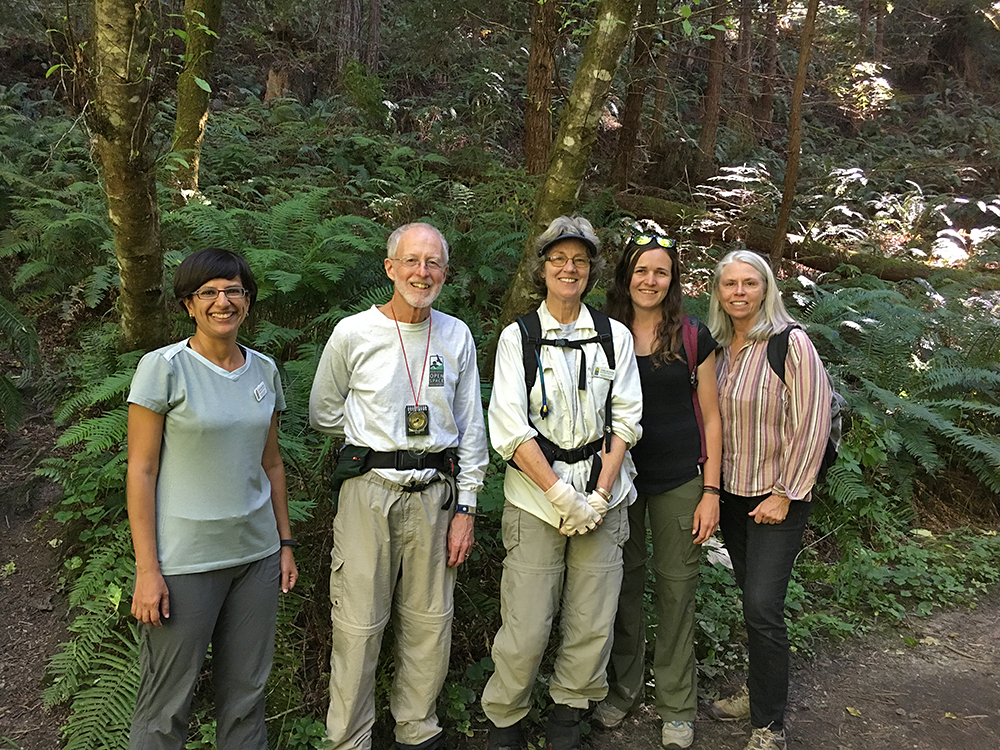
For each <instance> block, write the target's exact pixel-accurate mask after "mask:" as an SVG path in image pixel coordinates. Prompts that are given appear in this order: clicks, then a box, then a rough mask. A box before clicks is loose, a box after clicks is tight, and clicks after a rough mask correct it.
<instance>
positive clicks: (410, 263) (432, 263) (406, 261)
mask: <svg viewBox="0 0 1000 750" xmlns="http://www.w3.org/2000/svg"><path fill="white" fill-rule="evenodd" d="M389 260H391V261H392V262H393V263H402V264H403V268H405V269H406V270H408V271H415V270H417V269H418V268H420V264H421V263H423V264H424V265H425V266H427V270H428V271H430V272H431V273H437V272H439V271H444V263H442V262H441V261H438V260H434V259H433V258H431V259H430V260H421V259H420V258H389Z"/></svg>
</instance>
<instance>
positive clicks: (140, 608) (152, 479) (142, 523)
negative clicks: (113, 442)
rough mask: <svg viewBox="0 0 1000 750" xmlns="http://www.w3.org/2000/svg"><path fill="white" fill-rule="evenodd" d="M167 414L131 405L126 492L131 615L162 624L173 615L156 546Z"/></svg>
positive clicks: (144, 620) (129, 411)
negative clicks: (132, 570)
mask: <svg viewBox="0 0 1000 750" xmlns="http://www.w3.org/2000/svg"><path fill="white" fill-rule="evenodd" d="M163 421H164V416H163V415H162V414H157V413H156V412H155V411H153V410H151V409H147V408H146V407H145V406H139V405H138V404H130V405H129V407H128V471H127V474H126V483H125V486H126V496H127V506H128V520H129V527H130V528H131V531H132V546H133V548H134V549H135V591H134V592H133V593H132V615H133V616H134V617H135V619H137V620H138V621H139V622H144V623H146V624H147V625H156V626H159V625H160V624H161V623H160V617H161V615H162V617H164V618H168V617H170V593H169V592H168V591H167V584H166V582H165V581H164V580H163V575H162V574H161V573H160V562H159V559H158V556H157V550H156V479H157V477H158V476H159V473H160V444H161V443H162V441H163Z"/></svg>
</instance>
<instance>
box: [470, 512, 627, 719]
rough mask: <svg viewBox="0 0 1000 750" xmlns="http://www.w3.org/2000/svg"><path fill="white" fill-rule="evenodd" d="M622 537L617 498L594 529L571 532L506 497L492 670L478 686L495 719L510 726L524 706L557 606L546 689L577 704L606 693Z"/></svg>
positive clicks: (624, 529) (558, 699)
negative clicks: (554, 645) (555, 642)
mask: <svg viewBox="0 0 1000 750" xmlns="http://www.w3.org/2000/svg"><path fill="white" fill-rule="evenodd" d="M627 538H628V517H627V513H626V510H625V508H624V507H623V506H622V505H619V506H617V507H615V508H612V509H611V510H609V511H608V514H607V515H606V516H605V517H604V522H603V523H602V524H601V525H600V526H598V527H597V528H596V529H595V530H594V531H591V532H590V533H588V534H584V535H583V536H572V537H565V536H563V535H562V534H560V533H559V530H558V529H556V528H554V527H552V526H550V525H549V524H548V523H546V522H545V521H542V520H540V519H538V518H536V517H535V516H533V515H531V514H530V513H527V512H526V511H523V510H520V509H519V508H516V507H514V506H513V505H511V504H510V503H509V502H508V503H507V504H506V505H505V506H504V510H503V543H504V547H505V548H506V549H507V557H506V559H505V560H504V563H503V577H502V578H501V581H500V616H501V618H502V624H501V625H500V630H499V631H498V632H497V635H496V638H495V639H494V640H493V662H494V664H495V665H496V671H494V673H493V675H492V676H491V677H490V679H489V682H487V683H486V689H485V690H484V691H483V711H484V713H485V714H486V716H487V717H488V718H489V720H490V721H492V722H493V723H494V724H495V725H496V726H498V727H507V726H510V725H511V724H514V723H516V722H518V721H520V720H521V719H522V718H523V717H524V716H525V715H526V714H527V713H528V710H529V708H530V707H531V689H532V687H533V686H534V684H535V678H536V676H537V675H538V668H539V666H540V665H541V663H542V656H543V654H544V652H545V647H546V646H547V645H548V642H549V634H550V632H551V630H552V624H553V622H554V620H555V617H556V613H557V612H559V611H560V607H561V614H560V623H559V632H560V642H559V648H558V650H557V651H556V655H555V662H554V664H553V666H552V677H551V679H550V680H549V695H551V697H552V700H553V702H554V703H557V704H562V705H566V706H572V707H574V708H587V706H588V705H589V703H590V701H599V700H602V699H603V698H604V696H605V695H607V692H608V683H607V679H606V675H605V670H606V669H607V664H608V656H609V655H610V653H611V628H612V624H613V622H614V617H615V607H616V606H617V604H618V588H619V586H620V585H621V580H622V545H623V544H624V543H625V540H626V539H627Z"/></svg>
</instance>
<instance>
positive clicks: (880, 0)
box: [872, 0, 885, 63]
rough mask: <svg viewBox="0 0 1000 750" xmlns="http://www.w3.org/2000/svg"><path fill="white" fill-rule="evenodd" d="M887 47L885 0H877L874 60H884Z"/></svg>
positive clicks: (878, 61)
mask: <svg viewBox="0 0 1000 750" xmlns="http://www.w3.org/2000/svg"><path fill="white" fill-rule="evenodd" d="M884 48H885V0H875V46H874V48H873V49H872V60H873V61H874V62H877V63H880V62H882V51H883V49H884Z"/></svg>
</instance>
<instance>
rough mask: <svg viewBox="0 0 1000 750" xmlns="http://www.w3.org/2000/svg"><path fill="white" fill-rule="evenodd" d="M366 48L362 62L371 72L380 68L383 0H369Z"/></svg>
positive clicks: (366, 20)
mask: <svg viewBox="0 0 1000 750" xmlns="http://www.w3.org/2000/svg"><path fill="white" fill-rule="evenodd" d="M365 23H366V26H367V30H366V32H365V48H364V53H363V59H362V62H363V63H364V64H365V67H366V68H368V70H369V72H371V73H374V72H375V71H377V70H378V58H379V53H380V51H381V46H382V41H381V34H382V0H368V17H367V18H366V19H365Z"/></svg>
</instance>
